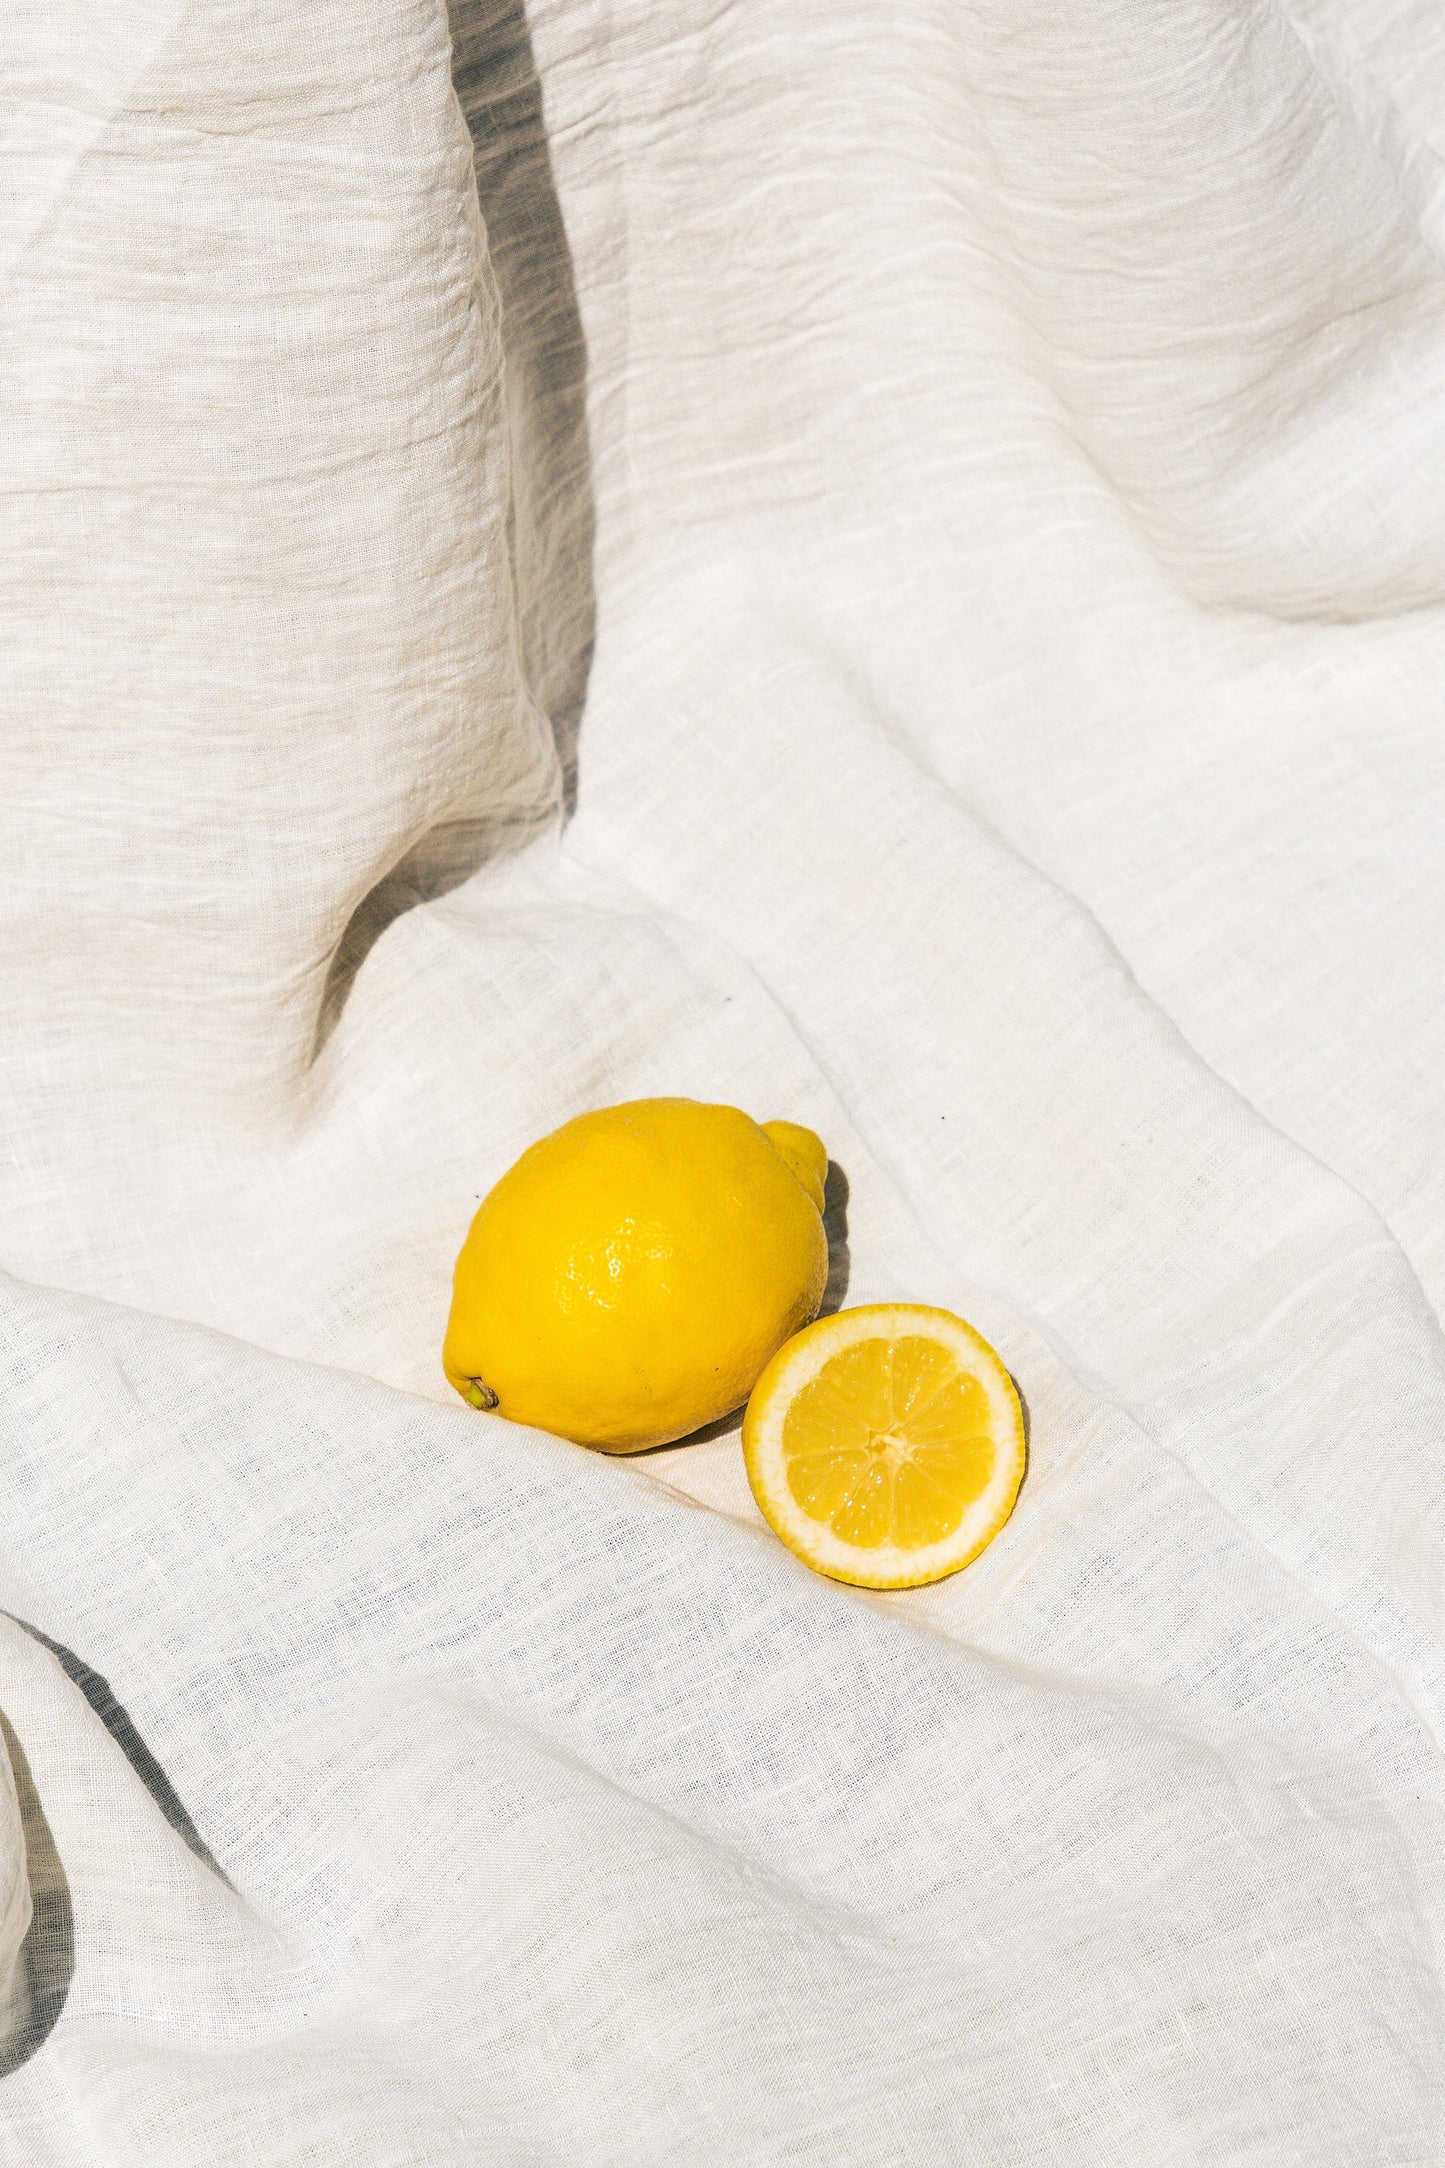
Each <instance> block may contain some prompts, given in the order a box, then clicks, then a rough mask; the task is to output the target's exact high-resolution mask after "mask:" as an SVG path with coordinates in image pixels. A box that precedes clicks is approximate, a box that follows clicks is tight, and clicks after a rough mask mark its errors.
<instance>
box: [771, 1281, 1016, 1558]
mask: <svg viewBox="0 0 1445 2168" xmlns="http://www.w3.org/2000/svg"><path fill="white" fill-rule="evenodd" d="M913 1334H917V1335H920V1336H922V1337H924V1338H927V1339H932V1340H938V1341H940V1342H941V1343H942V1344H943V1345H944V1346H946V1347H947V1348H948V1349H949V1351H950V1352H951V1353H952V1355H953V1356H954V1358H955V1360H956V1361H957V1363H958V1366H959V1368H960V1370H963V1371H965V1372H967V1374H968V1375H969V1376H970V1377H973V1378H976V1379H977V1381H978V1383H979V1385H980V1386H981V1387H982V1389H983V1392H984V1394H985V1396H986V1398H987V1400H988V1405H989V1414H990V1418H991V1422H992V1429H993V1435H994V1440H995V1443H996V1445H997V1448H998V1458H997V1461H996V1464H995V1467H994V1472H993V1475H992V1477H991V1478H990V1480H989V1483H988V1486H987V1488H986V1489H985V1490H983V1491H982V1492H980V1494H979V1496H978V1497H977V1498H975V1499H974V1501H973V1504H972V1505H971V1506H969V1507H967V1509H966V1510H965V1512H964V1516H963V1519H962V1520H961V1521H960V1522H959V1524H958V1526H957V1528H955V1529H954V1531H953V1533H952V1534H951V1535H948V1536H945V1537H943V1538H942V1539H941V1540H940V1541H939V1542H937V1543H931V1544H929V1545H928V1546H927V1547H926V1548H925V1549H923V1550H921V1551H918V1550H904V1549H902V1548H901V1547H900V1546H899V1545H898V1544H896V1543H883V1544H877V1545H874V1546H872V1547H870V1548H868V1549H863V1548H861V1547H860V1546H859V1545H857V1544H853V1543H845V1542H844V1541H843V1539H842V1538H841V1537H840V1536H837V1535H835V1534H834V1533H833V1530H832V1529H831V1528H830V1527H829V1526H828V1524H827V1522H826V1521H815V1520H813V1519H812V1517H811V1516H810V1515H808V1514H805V1513H804V1512H803V1510H802V1508H801V1507H800V1506H799V1504H798V1502H797V1500H796V1499H795V1498H794V1496H793V1494H792V1492H791V1491H790V1490H789V1488H788V1476H787V1467H786V1463H785V1461H784V1458H783V1426H784V1423H785V1421H786V1418H787V1412H788V1409H789V1407H790V1406H791V1404H792V1401H793V1397H794V1395H795V1394H796V1393H798V1392H801V1390H802V1388H803V1387H804V1386H805V1385H808V1384H810V1383H811V1382H812V1380H813V1379H814V1378H815V1377H816V1376H817V1374H818V1372H819V1371H820V1370H821V1369H822V1367H823V1365H824V1364H825V1363H827V1362H831V1361H832V1359H833V1357H834V1356H835V1355H837V1354H839V1353H840V1352H841V1351H842V1349H844V1348H845V1347H852V1346H853V1345H854V1344H855V1342H857V1341H859V1340H889V1339H901V1338H904V1337H906V1336H909V1335H913ZM755 1409H765V1412H763V1413H762V1414H761V1415H755V1414H754V1410H755ZM743 1458H744V1461H745V1463H746V1466H747V1472H748V1481H749V1483H750V1484H751V1485H752V1490H753V1496H754V1497H755V1498H756V1500H757V1502H758V1507H759V1510H760V1511H761V1513H762V1516H763V1518H764V1520H765V1521H767V1522H768V1524H769V1526H770V1527H771V1528H772V1529H773V1530H774V1531H775V1533H777V1534H778V1535H784V1531H787V1535H788V1536H791V1538H792V1540H793V1542H795V1543H796V1542H797V1541H798V1540H799V1538H800V1536H801V1535H802V1534H803V1533H804V1532H805V1533H806V1536H807V1544H808V1549H807V1559H808V1563H809V1565H812V1566H816V1567H817V1568H818V1570H819V1571H820V1572H822V1573H826V1574H831V1575H832V1576H833V1577H834V1578H835V1579H836V1580H840V1581H851V1582H853V1583H855V1584H856V1585H857V1586H859V1587H862V1588H903V1587H907V1586H909V1585H914V1586H917V1585H920V1584H921V1583H923V1582H925V1581H937V1580H940V1579H942V1577H943V1575H944V1574H946V1573H956V1572H957V1571H958V1569H959V1567H960V1566H966V1565H967V1564H968V1562H969V1560H970V1559H971V1558H973V1557H974V1556H975V1555H976V1553H977V1552H978V1551H979V1550H981V1549H982V1547H983V1545H984V1544H985V1543H986V1542H987V1541H988V1539H989V1538H990V1536H992V1535H993V1534H994V1533H995V1532H996V1530H997V1529H998V1528H999V1527H1000V1526H1001V1525H1002V1523H1003V1522H1004V1521H1005V1520H1006V1519H1007V1517H1008V1514H1009V1510H1010V1508H1011V1507H1012V1505H1013V1501H1014V1498H1015V1495H1016V1494H1017V1491H1018V1487H1019V1484H1020V1482H1021V1481H1022V1479H1023V1472H1024V1424H1023V1411H1022V1409H1021V1408H1020V1406H1019V1399H1018V1394H1017V1393H1016V1392H1015V1391H1014V1386H1013V1380H1012V1379H1011V1378H1010V1376H1009V1374H1008V1372H1007V1371H1006V1370H1005V1368H1004V1366H1003V1364H1002V1363H1001V1362H1000V1361H999V1358H998V1356H997V1355H996V1354H995V1353H994V1351H993V1349H992V1348H991V1347H990V1346H989V1344H988V1342H987V1341H986V1340H985V1339H983V1338H982V1337H981V1335H980V1334H978V1333H976V1332H975V1331H974V1329H973V1327H972V1326H971V1325H967V1324H965V1323H964V1321H963V1319H962V1318H961V1317H955V1316H954V1315H953V1313H952V1311H950V1310H935V1309H931V1308H928V1307H926V1306H925V1305H924V1304H922V1303H910V1302H877V1303H868V1304H865V1305H863V1306H862V1307H860V1308H859V1309H856V1310H843V1311H840V1312H839V1313H838V1315H837V1316H836V1317H828V1318H821V1319H819V1321H818V1323H817V1324H815V1325H808V1326H806V1327H805V1328H804V1329H803V1331H802V1332H800V1333H798V1334H797V1335H796V1336H795V1337H794V1338H793V1339H791V1340H790V1341H789V1342H788V1343H787V1345H786V1347H784V1348H782V1349H780V1350H779V1352H778V1353H777V1354H776V1355H775V1356H774V1357H773V1359H772V1361H771V1362H770V1363H769V1365H768V1367H767V1369H766V1370H765V1371H764V1372H763V1374H762V1377H761V1378H760V1379H759V1380H758V1383H757V1386H756V1388H755V1389H754V1393H753V1398H752V1400H751V1401H750V1402H749V1404H748V1412H747V1415H746V1416H745V1417H744V1420H743ZM784 1540H787V1537H786V1536H785V1538H784Z"/></svg>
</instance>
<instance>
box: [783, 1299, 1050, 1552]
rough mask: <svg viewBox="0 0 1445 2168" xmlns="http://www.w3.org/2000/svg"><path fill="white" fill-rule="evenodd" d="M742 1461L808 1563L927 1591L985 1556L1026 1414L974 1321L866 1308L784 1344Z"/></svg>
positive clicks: (916, 1307)
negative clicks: (924, 1586) (928, 1584)
mask: <svg viewBox="0 0 1445 2168" xmlns="http://www.w3.org/2000/svg"><path fill="white" fill-rule="evenodd" d="M743 1459H744V1462H745V1464H746V1466H747V1471H748V1481H749V1483H750V1484H751V1485H752V1489H753V1496H754V1497H755V1498H756V1499H757V1502H758V1506H759V1508H760V1510H761V1512H762V1515H763V1518H764V1520H765V1521H766V1522H767V1523H768V1525H769V1527H770V1528H771V1529H772V1530H773V1531H774V1533H775V1534H776V1535H779V1536H781V1538H782V1540H783V1542H784V1543H786V1544H787V1546H788V1549H789V1550H790V1551H794V1552H796V1553H797V1555H798V1557H799V1558H801V1559H803V1560H804V1561H805V1562H806V1563H807V1564H808V1565H810V1566H812V1567H814V1568H816V1570H817V1571H818V1572H819V1573H826V1574H828V1575H829V1576H831V1578H832V1579H833V1580H835V1581H851V1582H853V1583H854V1584H855V1585H856V1586H857V1587H860V1588H917V1587H919V1586H921V1584H922V1583H923V1582H925V1581H941V1580H942V1579H943V1578H944V1576H945V1574H949V1573H957V1571H958V1569H959V1567H960V1566H966V1565H967V1564H968V1562H969V1560H970V1559H971V1558H977V1556H978V1554H979V1552H980V1551H981V1550H982V1549H983V1547H984V1545H985V1544H986V1543H989V1542H991V1541H992V1540H993V1538H994V1537H995V1536H996V1535H997V1534H998V1532H999V1530H1000V1529H1001V1528H1002V1526H1003V1524H1004V1522H1005V1521H1006V1520H1007V1519H1008V1517H1009V1515H1010V1513H1011V1512H1012V1511H1013V1504H1014V1500H1015V1498H1016V1497H1017V1496H1018V1488H1019V1484H1020V1483H1021V1482H1022V1480H1023V1472H1024V1419H1023V1410H1022V1409H1021V1408H1020V1406H1019V1396H1018V1394H1017V1392H1016V1391H1015V1390H1014V1383H1013V1379H1012V1378H1011V1377H1010V1376H1009V1374H1008V1372H1007V1370H1005V1368H1004V1366H1003V1364H1002V1363H1001V1362H1000V1361H999V1359H998V1356H997V1355H996V1354H995V1353H994V1351H993V1349H992V1348H991V1347H990V1346H989V1344H988V1342H987V1341H986V1340H985V1339H983V1338H982V1337H981V1336H980V1335H979V1334H978V1333H976V1332H975V1331H974V1329H973V1327H972V1326H971V1325H966V1324H965V1323H964V1321H963V1319H962V1318H961V1317H955V1316H954V1315H953V1314H952V1312H951V1311H949V1310H934V1309H930V1308H928V1307H926V1306H925V1305H923V1304H922V1303H912V1302H878V1303H869V1304H866V1305H864V1306H863V1307H861V1308H859V1309H857V1310H840V1311H839V1312H838V1313H837V1315H836V1316H834V1317H823V1318H819V1320H818V1322H817V1323H816V1324H815V1325H808V1326H806V1327H805V1328H804V1330H803V1331H802V1332H800V1333H797V1334H795V1336H794V1337H793V1338H792V1339H791V1340H789V1341H788V1342H787V1343H786V1345H785V1346H783V1347H782V1348H780V1349H779V1351H778V1353H777V1354H776V1355H775V1356H774V1357H773V1359H772V1361H771V1362H770V1363H769V1364H768V1367H767V1369H766V1370H765V1371H764V1372H763V1374H762V1376H761V1377H760V1378H759V1379H758V1382H757V1385H756V1386H755V1387H754V1389H753V1396H752V1398H751V1400H749V1402H748V1409H747V1414H746V1415H745V1416H744V1418H743Z"/></svg>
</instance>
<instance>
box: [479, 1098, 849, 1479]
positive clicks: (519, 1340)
mask: <svg viewBox="0 0 1445 2168" xmlns="http://www.w3.org/2000/svg"><path fill="white" fill-rule="evenodd" d="M827 1164H828V1155H827V1153H826V1151H825V1150H824V1148H823V1146H822V1144H821V1142H820V1141H819V1139H818V1138H817V1137H815V1136H814V1134H813V1132H812V1131H811V1130H810V1129H802V1128H800V1127H799V1126H798V1125H797V1124H796V1123H793V1122H767V1123H762V1124H760V1123H758V1122H755V1121H753V1120H752V1119H751V1118H750V1117H749V1116H748V1115H746V1114H744V1113H742V1112H741V1111H740V1110H739V1109H738V1108H737V1107H722V1106H707V1105H703V1104H702V1103H700V1102H699V1101H698V1100H695V1099H634V1100H632V1101H630V1102H629V1103H628V1104H626V1105H624V1106H617V1107H604V1108H602V1109H601V1110H600V1111H599V1112H597V1113H593V1114H579V1115H578V1116H577V1118H576V1120H575V1121H571V1122H566V1123H564V1124H563V1126H562V1128H560V1129H557V1130H554V1131H553V1133H552V1135H551V1136H549V1137H543V1138H542V1140H541V1142H540V1143H538V1144H534V1145H532V1146H531V1148H530V1149H529V1150H528V1151H525V1152H524V1153H523V1154H522V1156H521V1158H520V1159H519V1160H518V1161H517V1163H516V1165H515V1166H514V1167H512V1168H511V1170H510V1171H509V1172H508V1173H506V1174H504V1175H503V1176H502V1179H501V1181H500V1182H498V1184H497V1186H496V1188H495V1189H493V1190H492V1191H491V1192H490V1193H489V1195H488V1196H486V1197H485V1198H484V1199H483V1201H482V1205H481V1208H480V1210H479V1211H478V1213H477V1216H476V1218H475V1219H474V1220H473V1221H472V1225H471V1230H470V1232H469V1233H468V1235H467V1239H466V1241H465V1242H464V1243H463V1245H462V1250H461V1254H460V1256H459V1257H458V1258H457V1265H456V1274H455V1278H454V1281H453V1288H452V1310H451V1318H450V1320H449V1322H448V1325H447V1335H446V1344H445V1346H444V1347H443V1350H442V1363H443V1366H444V1368H445V1370H446V1374H447V1377H448V1379H449V1380H450V1382H451V1383H452V1384H453V1385H454V1386H455V1387H456V1389H457V1391H458V1392H459V1393H460V1394H461V1395H462V1397H463V1399H465V1400H470V1401H471V1403H472V1404H473V1406H475V1407H485V1408H492V1407H495V1408H498V1409H500V1411H501V1413H502V1414H503V1415H506V1416H510V1417H511V1419H512V1420H513V1421H514V1422H518V1423H531V1424H534V1425H535V1426H536V1427H537V1428H538V1429H540V1430H551V1431H556V1432H557V1433H558V1434H559V1435H560V1436H561V1437H564V1438H573V1439H575V1440H576V1441H577V1443H578V1444H579V1445H590V1446H596V1447H598V1448H599V1449H600V1450H601V1451H602V1452H604V1453H638V1452H641V1451H642V1450H643V1449H644V1448H645V1447H646V1446H649V1445H664V1444H666V1443H667V1442H668V1441H669V1440H670V1439H673V1438H682V1437H685V1436H686V1435H687V1433H688V1432H689V1431H692V1430H696V1429H698V1428H699V1427H700V1426H701V1425H702V1424H704V1423H710V1422H712V1421H713V1420H714V1419H715V1418H716V1417H717V1416H719V1415H726V1414H727V1412H728V1410H729V1409H730V1408H735V1407H737V1406H739V1405H740V1403H741V1402H743V1401H744V1400H746V1399H747V1397H748V1394H749V1393H750V1392H751V1391H752V1389H753V1386H754V1385H755V1384H756V1383H757V1381H758V1378H759V1377H760V1376H761V1374H762V1371H763V1369H764V1367H765V1366H766V1364H767V1363H768V1362H769V1361H770V1360H771V1358H772V1357H773V1355H775V1354H776V1352H777V1350H778V1349H779V1348H780V1347H781V1346H782V1344H783V1342H784V1341H785V1340H787V1339H788V1338H790V1336H791V1335H792V1334H793V1333H795V1332H796V1331H797V1330H798V1328H799V1326H801V1325H805V1324H806V1323H807V1322H808V1320H809V1318H811V1317H813V1316H814V1315H815V1314H816V1312H817V1308H818V1305H819V1303H820V1302H821V1301H822V1299H823V1289H824V1286H825V1285H826V1283H827V1277H828V1244H827V1238H826V1237H825V1235H824V1233H823V1221H822V1206H823V1178H824V1174H825V1172H826V1169H827Z"/></svg>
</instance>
